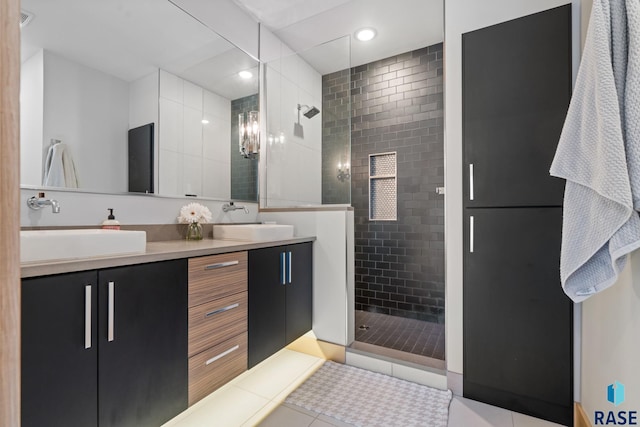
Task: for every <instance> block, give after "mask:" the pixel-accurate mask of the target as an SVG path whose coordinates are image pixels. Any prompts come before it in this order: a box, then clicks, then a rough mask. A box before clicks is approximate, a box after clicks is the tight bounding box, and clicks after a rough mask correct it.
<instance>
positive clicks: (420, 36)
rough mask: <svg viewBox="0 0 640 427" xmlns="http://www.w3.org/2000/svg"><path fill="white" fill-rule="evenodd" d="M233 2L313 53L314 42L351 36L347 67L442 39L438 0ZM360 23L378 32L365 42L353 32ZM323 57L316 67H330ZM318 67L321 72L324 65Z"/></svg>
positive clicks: (288, 41)
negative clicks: (349, 64)
mask: <svg viewBox="0 0 640 427" xmlns="http://www.w3.org/2000/svg"><path fill="white" fill-rule="evenodd" d="M233 1H234V2H235V3H236V4H238V5H239V6H240V7H241V8H243V9H245V10H246V11H247V12H249V13H250V14H251V15H253V16H254V18H255V19H256V20H258V21H259V22H261V23H262V24H263V25H265V26H266V27H268V28H269V29H270V30H271V31H273V32H274V33H275V34H276V35H277V36H278V37H279V38H280V40H282V41H283V42H284V43H285V44H287V45H288V46H289V47H290V48H291V49H293V50H294V51H295V52H304V51H310V52H312V51H313V50H314V49H313V48H314V47H316V46H318V45H321V44H323V43H327V42H330V41H332V40H335V39H338V38H340V37H344V36H351V37H350V39H351V66H358V65H361V64H366V63H369V62H373V61H376V60H379V59H383V58H387V57H389V56H393V55H397V54H399V53H404V52H408V51H411V50H414V49H418V48H421V47H425V46H430V45H433V44H436V43H440V42H442V41H443V38H444V29H443V23H444V6H443V0H324V1H322V2H319V1H311V0H233ZM363 27H373V28H375V29H376V30H377V32H378V35H377V37H376V38H375V39H373V40H372V41H370V42H360V41H358V40H356V39H355V38H354V37H352V36H353V34H354V33H355V31H356V30H358V29H360V28H363ZM303 56H304V55H303ZM305 59H306V58H305ZM325 59H328V58H325ZM327 62H329V61H326V60H325V61H317V60H316V63H317V64H320V68H322V67H323V65H322V64H323V63H324V68H326V69H330V68H331V67H329V66H328V65H327ZM312 65H314V64H312ZM316 69H318V66H316ZM318 71H321V74H325V72H323V71H325V70H321V69H318ZM332 71H336V70H335V69H333V70H332Z"/></svg>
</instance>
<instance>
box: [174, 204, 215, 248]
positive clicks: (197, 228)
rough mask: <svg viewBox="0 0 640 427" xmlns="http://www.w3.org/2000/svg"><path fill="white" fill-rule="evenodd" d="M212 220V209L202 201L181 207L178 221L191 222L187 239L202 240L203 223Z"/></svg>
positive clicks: (181, 222)
mask: <svg viewBox="0 0 640 427" xmlns="http://www.w3.org/2000/svg"><path fill="white" fill-rule="evenodd" d="M209 221H211V211H210V210H209V208H207V207H206V206H203V205H201V204H200V203H189V204H188V205H185V206H183V207H182V208H181V209H180V215H178V222H179V223H180V224H189V227H188V228H187V240H202V225H200V224H206V223H208V222H209Z"/></svg>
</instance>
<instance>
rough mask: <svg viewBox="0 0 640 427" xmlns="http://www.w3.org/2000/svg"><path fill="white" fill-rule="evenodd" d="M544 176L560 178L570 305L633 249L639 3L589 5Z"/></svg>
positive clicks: (637, 220)
mask: <svg viewBox="0 0 640 427" xmlns="http://www.w3.org/2000/svg"><path fill="white" fill-rule="evenodd" d="M551 174H552V175H554V176H557V177H560V178H564V179H566V180H567V184H566V189H565V196H564V217H563V224H562V252H561V259H560V277H561V280H562V286H563V289H564V291H565V293H566V294H567V295H568V296H569V297H570V298H571V299H573V300H574V301H575V302H580V301H583V300H585V299H586V298H588V297H589V296H591V295H593V294H595V293H597V292H600V291H602V290H604V289H606V288H608V287H609V286H611V285H612V284H614V283H615V281H616V280H617V278H618V275H619V273H620V271H621V270H622V269H623V268H624V266H625V264H626V261H627V258H628V255H629V253H631V252H632V251H634V250H635V249H637V248H638V247H640V217H639V216H638V212H636V210H638V209H639V208H640V2H639V1H638V0H621V1H613V0H594V2H593V8H592V11H591V19H590V22H589V30H588V32H587V38H586V42H585V48H584V52H583V57H582V62H581V64H580V69H579V71H578V77H577V80H576V85H575V88H574V93H573V97H572V99H571V105H570V106H569V111H568V113H567V119H566V121H565V124H564V127H563V129H562V135H561V137H560V142H559V144H558V149H557V151H556V155H555V158H554V160H553V164H552V165H551Z"/></svg>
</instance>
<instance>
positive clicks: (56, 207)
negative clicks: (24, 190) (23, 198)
mask: <svg viewBox="0 0 640 427" xmlns="http://www.w3.org/2000/svg"><path fill="white" fill-rule="evenodd" d="M27 206H29V207H30V208H31V209H34V210H36V211H39V210H40V209H42V208H44V207H45V206H51V212H53V213H60V203H58V201H57V200H54V199H47V198H45V197H44V193H38V195H37V196H31V197H29V199H28V200H27Z"/></svg>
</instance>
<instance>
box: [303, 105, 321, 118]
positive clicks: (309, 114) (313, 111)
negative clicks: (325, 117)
mask: <svg viewBox="0 0 640 427" xmlns="http://www.w3.org/2000/svg"><path fill="white" fill-rule="evenodd" d="M319 112H320V110H318V109H317V108H316V107H311V108H309V111H307V112H306V113H304V116H305V117H306V118H307V119H310V118H311V117H313V116H315V115H316V114H318V113H319Z"/></svg>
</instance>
